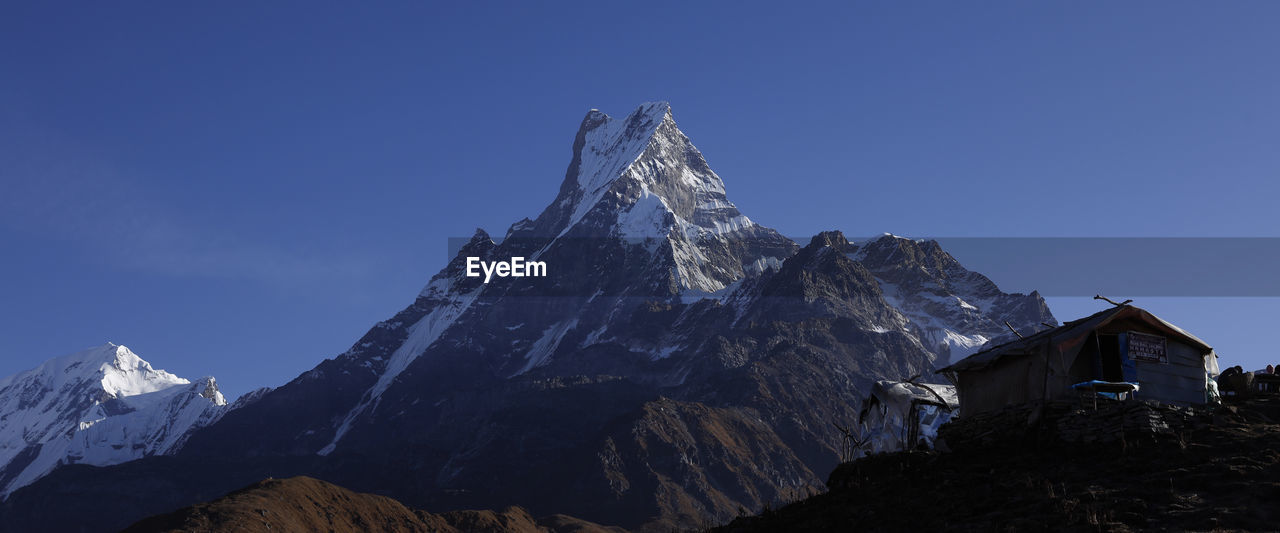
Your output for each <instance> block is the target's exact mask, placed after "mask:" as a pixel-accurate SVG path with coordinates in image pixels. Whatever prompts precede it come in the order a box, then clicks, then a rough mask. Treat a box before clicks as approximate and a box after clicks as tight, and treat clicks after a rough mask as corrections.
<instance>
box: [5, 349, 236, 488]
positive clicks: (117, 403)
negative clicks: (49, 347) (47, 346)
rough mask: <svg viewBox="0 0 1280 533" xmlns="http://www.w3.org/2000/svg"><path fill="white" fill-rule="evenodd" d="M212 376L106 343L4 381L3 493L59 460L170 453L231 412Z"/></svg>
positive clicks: (98, 461) (97, 461) (105, 460)
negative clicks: (155, 364)
mask: <svg viewBox="0 0 1280 533" xmlns="http://www.w3.org/2000/svg"><path fill="white" fill-rule="evenodd" d="M226 403H227V402H226V399H225V398H223V396H222V393H220V392H218V386H217V383H216V382H215V381H214V379H213V378H212V377H207V378H202V379H200V380H197V382H196V383H192V382H190V381H188V380H186V379H183V378H180V377H178V376H175V375H173V374H170V373H168V372H165V371H164V370H157V369H154V368H152V367H151V364H150V363H148V362H146V361H145V360H143V359H142V358H141V357H139V356H138V355H137V354H135V353H133V351H132V350H130V349H129V348H127V347H125V346H122V345H117V344H114V343H106V344H101V345H98V346H94V347H92V348H88V349H85V350H81V351H79V352H75V353H72V354H68V355H64V356H61V357H56V358H53V359H49V360H47V361H45V362H44V363H43V364H41V365H40V366H38V367H36V368H33V369H31V370H27V371H25V372H20V373H18V374H14V375H12V376H9V377H6V378H4V379H2V380H0V413H3V414H4V415H5V416H4V417H0V496H3V495H5V494H7V493H9V492H11V491H13V490H15V489H17V488H19V487H22V486H24V485H26V484H28V483H31V482H32V481H34V480H36V479H39V478H40V477H42V476H44V475H45V474H47V473H48V472H50V471H51V470H52V469H54V468H56V467H57V466H58V465H61V464H67V463H73V462H78V463H85V464H94V465H108V464H115V463H120V462H124V461H129V460H132V459H137V458H138V457H142V456H144V455H155V454H163V453H169V452H171V451H174V450H176V449H177V448H178V447H180V446H181V445H182V443H183V442H185V440H186V437H187V436H188V435H189V434H190V432H191V431H193V430H195V429H196V428H199V427H203V426H204V425H207V424H209V423H211V422H213V421H214V420H217V418H218V417H220V416H221V415H222V413H223V412H225V406H226Z"/></svg>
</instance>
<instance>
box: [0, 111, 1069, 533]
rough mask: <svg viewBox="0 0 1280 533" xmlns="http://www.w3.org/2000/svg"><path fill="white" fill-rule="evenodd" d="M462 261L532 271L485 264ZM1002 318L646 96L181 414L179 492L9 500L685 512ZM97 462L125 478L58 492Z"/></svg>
mask: <svg viewBox="0 0 1280 533" xmlns="http://www.w3.org/2000/svg"><path fill="white" fill-rule="evenodd" d="M471 257H474V258H477V259H478V260H481V261H485V262H493V261H500V260H507V259H510V258H513V257H523V258H526V259H528V260H536V261H540V262H545V263H546V265H547V275H546V276H545V277H523V278H515V277H497V278H493V279H491V280H490V281H489V282H488V283H486V282H485V281H484V279H483V278H476V277H469V276H467V275H466V264H467V261H468V258H471ZM1004 320H1009V321H1010V323H1012V324H1013V325H1014V326H1015V327H1016V328H1018V329H1019V330H1020V331H1023V332H1031V331H1035V330H1036V329H1038V328H1041V327H1043V326H1040V323H1041V322H1053V317H1052V315H1051V314H1050V313H1049V310H1048V308H1047V307H1046V306H1045V305H1044V301H1043V299H1041V298H1040V297H1039V296H1038V295H1036V294H1031V295H1018V294H1005V293H1002V292H1000V291H999V290H998V289H997V288H996V286H995V285H994V284H993V283H991V282H990V280H987V279H986V278H985V277H982V276H981V275H979V274H976V273H972V272H969V271H967V270H965V269H964V268H963V267H962V266H960V265H959V263H958V262H955V260H954V259H953V258H950V256H949V255H947V254H946V253H945V252H942V251H941V250H940V248H938V247H937V245H936V243H929V242H916V241H910V240H903V239H898V238H895V237H891V236H886V237H882V238H880V239H876V240H873V241H871V242H866V243H858V244H854V243H850V242H849V241H848V240H847V239H846V238H845V237H844V236H843V235H842V234H841V233H840V232H824V233H821V234H818V235H816V236H814V237H813V238H812V239H810V240H809V242H807V243H805V244H804V246H801V245H800V244H797V243H795V242H792V241H791V240H789V239H787V238H785V237H783V236H781V235H780V234H778V232H776V231H774V230H772V229H770V228H768V227H765V226H762V225H760V224H758V223H756V222H755V221H752V220H751V219H749V218H747V217H746V216H745V215H743V214H742V213H741V212H740V211H739V210H738V209H737V207H735V206H734V204H733V203H732V202H730V201H729V199H728V197H727V196H726V192H725V186H724V183H723V181H722V180H721V179H720V177H719V176H718V175H716V174H715V173H714V172H712V171H711V169H710V167H709V166H708V164H707V162H706V161H705V159H704V158H703V157H702V154H701V153H700V152H699V151H698V150H697V148H696V147H694V146H693V144H692V143H691V142H690V140H689V139H688V137H687V136H685V135H684V133H682V132H681V131H680V129H679V128H678V127H677V126H676V123H675V120H674V118H673V116H672V113H671V109H670V107H669V106H668V105H666V104H665V103H656V104H644V105H641V106H640V107H639V108H638V109H636V110H635V111H634V112H632V113H631V114H629V115H628V116H626V117H625V118H612V117H609V116H608V115H605V114H604V113H601V112H599V111H596V110H592V111H590V112H589V113H587V115H586V117H585V118H584V119H583V121H582V125H581V127H580V128H579V131H578V133H577V135H576V136H575V138H574V142H573V150H572V157H571V160H570V164H569V168H568V171H567V172H566V174H565V177H564V179H563V181H562V182H561V185H560V188H559V192H558V194H557V195H556V197H555V198H554V199H553V200H552V201H551V203H550V204H549V205H548V206H547V207H546V209H544V210H543V211H542V213H541V214H539V215H538V216H537V217H535V218H532V219H530V218H525V219H522V220H520V221H518V222H516V223H515V224H513V225H511V227H510V228H508V230H507V231H506V233H505V235H504V236H503V238H502V239H501V240H500V241H499V242H495V240H494V239H492V238H491V237H490V236H489V234H488V233H486V232H484V231H483V230H477V231H476V233H475V234H474V235H473V236H472V237H471V238H470V240H469V242H468V243H467V244H466V245H465V246H463V247H461V249H460V251H459V252H458V253H457V255H456V256H455V257H454V258H452V260H451V261H450V262H449V263H448V264H447V265H445V267H444V268H443V269H442V270H441V271H440V272H439V273H437V274H436V275H435V276H434V277H432V278H431V279H430V281H429V283H428V284H427V286H426V287H425V288H424V289H423V290H422V291H421V292H420V293H419V294H418V295H417V297H416V299H415V300H414V301H413V303H412V304H411V305H409V306H408V307H406V308H405V309H403V310H402V311H400V312H399V313H397V314H396V315H395V316H394V317H392V318H390V319H388V320H386V321H383V322H380V323H378V324H376V325H375V326H374V327H373V328H371V329H370V330H369V331H368V332H367V333H366V334H365V335H364V336H363V337H362V338H361V339H359V340H358V341H357V342H356V343H355V344H354V345H353V346H352V347H351V349H349V350H348V351H346V352H345V353H343V354H340V355H339V356H337V357H336V358H334V359H330V360H326V361H323V362H321V363H320V364H319V365H317V366H316V367H315V368H313V369H312V370H310V371H307V372H305V373H303V374H302V375H300V376H298V377H297V378H295V379H294V380H293V381H291V382H289V383H288V384H285V385H283V386H281V387H278V388H276V389H273V390H271V391H268V392H265V393H264V394H262V395H261V397H260V398H258V399H257V400H256V401H254V402H252V403H250V404H248V405H245V406H243V407H241V408H238V409H236V410H234V411H230V412H228V413H227V414H226V415H225V416H224V417H222V419H221V420H219V421H218V422H217V423H214V424H212V425H211V426H209V427H208V428H206V429H204V430H202V431H200V432H197V433H195V434H194V435H192V437H191V439H190V440H189V442H188V443H187V444H186V445H185V446H184V447H183V448H182V450H181V451H179V452H178V453H177V455H176V456H175V457H173V460H175V461H178V464H181V465H188V466H191V467H192V468H200V469H203V470H202V471H203V472H206V475H205V477H204V478H202V481H203V482H202V484H200V486H199V487H193V488H192V489H190V491H189V492H185V493H184V492H177V491H169V492H166V493H164V494H163V495H158V494H154V490H153V489H149V488H148V487H150V486H153V485H157V484H159V485H163V486H166V487H174V486H176V485H178V484H175V483H170V482H169V481H168V480H169V479H170V478H169V477H166V476H172V475H177V474H170V472H172V471H174V468H173V467H172V465H168V464H166V465H165V466H163V467H160V466H156V463H154V462H148V460H144V461H138V462H135V463H131V464H128V465H120V466H118V467H113V468H111V469H106V470H103V471H98V472H80V473H78V474H77V475H78V476H85V477H83V478H80V477H77V478H76V479H75V480H63V481H57V482H54V481H52V480H47V481H49V482H48V483H45V484H43V485H42V484H41V483H37V484H35V485H33V486H32V487H30V489H36V488H37V487H39V490H29V491H24V492H22V493H19V494H17V495H15V498H17V497H21V498H22V500H21V501H18V502H14V503H12V505H11V506H10V511H9V513H11V515H10V516H11V519H12V520H16V522H15V523H25V522H23V521H22V519H21V518H12V516H13V515H12V513H17V514H22V513H28V512H30V513H34V511H27V510H26V509H28V507H24V505H34V503H33V502H36V501H38V499H39V498H52V497H54V496H53V495H55V494H63V495H65V494H68V493H73V494H75V496H74V497H75V498H76V501H77V502H89V503H86V504H87V505H93V506H94V508H95V509H98V510H101V511H102V512H105V513H116V514H123V515H126V516H125V517H124V518H134V519H136V518H138V517H140V516H144V515H146V514H152V513H155V512H160V511H164V510H167V509H163V508H162V507H165V506H168V507H180V506H183V505H189V504H191V503H194V502H195V501H197V500H198V499H199V498H200V495H202V494H205V493H204V492H200V491H208V490H210V488H211V487H215V486H220V487H224V488H226V489H227V490H230V489H232V488H235V487H238V486H243V485H245V484H248V483H251V482H253V481H256V480H257V479H258V478H260V477H265V476H268V475H269V476H285V475H296V474H308V475H314V476H318V477H322V478H324V479H327V480H330V481H334V482H336V483H339V484H342V485H344V486H348V487H350V488H352V489H355V490H363V491H370V492H378V493H381V494H388V495H393V496H395V497H397V498H400V499H402V500H403V501H404V502H405V503H407V504H409V505H410V506H414V507H423V508H429V509H433V510H441V509H449V508H501V507H504V506H506V505H516V504H518V505H521V506H524V507H526V508H529V509H531V510H533V511H534V512H535V513H538V514H547V513H566V514H570V515H574V516H579V517H582V518H585V519H588V520H593V521H597V522H600V523H606V524H618V525H623V526H626V527H641V526H645V527H649V528H656V529H663V530H667V529H672V528H676V529H680V528H689V527H697V526H698V525H701V524H708V523H716V522H722V521H725V520H727V519H729V518H732V517H733V516H736V515H737V514H738V513H739V511H740V509H748V510H756V509H759V508H760V507H761V506H763V505H766V504H770V503H774V502H777V501H779V500H782V499H785V498H788V497H790V496H788V495H794V494H800V493H804V492H806V491H810V490H821V489H822V486H823V485H822V482H823V477H824V476H825V475H826V473H827V472H829V471H830V470H831V468H833V467H834V466H835V464H836V463H837V462H838V460H839V448H840V438H841V435H839V434H838V432H837V431H836V430H835V428H834V427H833V425H832V422H833V421H841V422H843V423H845V424H848V423H849V422H850V421H853V420H856V417H857V409H858V406H859V405H860V403H861V400H862V397H863V396H865V394H866V392H867V391H869V390H870V386H871V384H872V383H874V382H875V381H877V380H881V379H906V378H908V377H911V376H913V375H917V374H927V373H928V372H930V371H931V370H932V369H933V368H936V367H938V366H939V365H940V364H945V363H946V362H947V360H948V358H949V357H954V356H956V355H957V354H958V353H962V352H963V351H964V350H968V349H970V348H971V347H972V345H974V344H975V343H980V342H982V340H983V339H989V338H992V337H995V336H997V335H999V334H1000V331H998V329H999V328H996V327H995V326H993V325H1000V327H1001V328H1003V321H1004ZM243 435H253V438H251V439H246V438H242V436H243ZM113 472H115V473H114V474H113ZM94 476H96V477H94ZM92 479H97V480H99V481H97V482H93V481H92ZM121 479H127V480H129V483H131V485H130V486H129V487H128V490H129V492H130V493H131V494H132V496H130V497H127V498H126V497H124V496H119V495H117V494H115V492H107V491H97V492H94V493H92V494H86V493H84V492H83V486H84V485H95V486H96V485H97V484H98V483H102V484H106V483H108V482H109V481H108V480H115V481H116V482H117V483H118V482H119V481H120V480H121ZM72 483H75V484H74V485H72ZM113 490H115V491H117V492H118V491H119V490H118V487H117V488H115V489H113ZM149 491H150V492H149ZM139 495H142V496H139ZM144 496H146V497H144ZM149 496H155V497H150V498H149ZM184 498H185V500H184ZM128 513H133V516H127V515H128ZM32 516H33V518H32V519H33V520H34V519H35V517H34V515H32ZM95 516H96V517H97V518H98V519H101V518H102V514H101V513H98V514H95ZM124 518H122V519H120V521H121V522H124V521H125V519H124ZM74 525H76V526H77V527H78V523H76V524H74ZM120 525H121V526H123V525H125V524H124V523H121V524H120Z"/></svg>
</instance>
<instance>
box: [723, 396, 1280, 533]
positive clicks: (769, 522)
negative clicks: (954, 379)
mask: <svg viewBox="0 0 1280 533" xmlns="http://www.w3.org/2000/svg"><path fill="white" fill-rule="evenodd" d="M1118 409H1123V411H1120V412H1117V411H1116V410H1118ZM1103 411H1104V412H1103V413H1102V415H1101V416H1100V417H1099V416H1098V415H1095V414H1093V413H1090V414H1088V415H1087V416H1081V414H1080V413H1075V414H1071V413H1069V412H1060V413H1057V414H1055V413H1053V412H1052V409H1050V410H1048V411H1045V410H1041V411H1039V412H1038V415H1039V416H1041V417H1043V418H1042V419H1041V420H1042V421H1043V422H1042V423H1041V424H1040V425H1039V426H1038V427H1039V428H1040V429H1039V430H1037V429H1035V428H1036V426H1028V425H1027V424H1026V422H1027V420H1028V415H1029V414H1030V413H1031V411H1030V410H1022V411H1012V412H1010V413H1006V414H1005V415H1003V416H995V417H984V418H982V419H976V420H968V421H963V422H958V423H956V426H955V427H947V428H945V429H947V431H946V432H944V433H943V438H944V439H949V440H948V443H951V444H952V445H953V446H954V447H955V448H956V449H955V450H953V451H952V452H951V453H938V452H904V453H897V454H887V455H879V456H873V457H867V458H863V459H860V460H858V461H855V462H852V463H846V464H843V465H841V466H840V467H839V468H837V469H836V470H835V471H834V472H832V474H831V476H830V478H829V480H828V484H829V485H830V486H831V490H830V491H829V492H827V493H825V494H821V495H818V496H814V497H811V498H807V499H804V500H802V501H798V502H796V503H793V504H790V505H786V506H783V507H781V508H777V509H776V510H769V511H766V512H764V513H763V514H760V515H758V516H753V517H748V518H739V519H736V520H734V521H733V522H732V523H730V524H728V525H726V526H722V527H719V528H716V529H715V530H714V531H716V532H720V533H731V532H732V533H746V532H757V531H759V532H765V531H921V530H923V531H1172V530H1204V531H1208V530H1214V531H1275V530H1277V529H1280V505H1278V502H1280V398H1275V397H1272V398H1264V399H1258V400H1252V401H1249V402H1245V403H1241V404H1239V405H1234V406H1227V407H1225V408H1221V409H1217V410H1211V409H1202V410H1197V411H1194V412H1185V411H1179V410H1166V409H1160V408H1156V409H1151V408H1145V407H1142V406H1132V405H1128V406H1121V407H1117V408H1113V411H1112V412H1110V413H1108V412H1106V409H1103ZM1082 429H1083V430H1085V431H1082ZM1064 439H1066V440H1064Z"/></svg>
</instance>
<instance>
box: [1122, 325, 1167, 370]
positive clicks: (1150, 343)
mask: <svg viewBox="0 0 1280 533" xmlns="http://www.w3.org/2000/svg"><path fill="white" fill-rule="evenodd" d="M1168 347H1169V344H1168V340H1167V339H1165V338H1164V337H1160V336H1158V335H1147V334H1146V333H1138V332H1136V331H1130V332H1129V357H1130V358H1131V359H1133V360H1135V361H1146V362H1148V363H1168V362H1169V355H1168V353H1169V351H1168Z"/></svg>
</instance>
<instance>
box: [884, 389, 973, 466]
mask: <svg viewBox="0 0 1280 533" xmlns="http://www.w3.org/2000/svg"><path fill="white" fill-rule="evenodd" d="M959 406H960V398H959V396H957V395H956V388H955V387H954V386H952V385H944V384H938V383H914V382H908V381H879V382H876V384H875V385H874V386H872V388H871V395H870V396H868V397H867V399H866V401H865V402H864V404H863V409H862V414H861V416H860V420H859V422H860V424H859V425H860V431H861V434H862V439H863V444H862V449H863V450H865V451H867V452H870V453H883V452H893V451H900V450H907V449H913V448H915V447H916V446H917V445H919V444H924V445H925V446H928V447H930V448H932V447H933V441H934V439H935V438H937V435H938V428H939V427H942V425H943V424H945V423H947V421H949V420H951V418H952V416H954V415H955V413H956V411H957V410H958V408H959Z"/></svg>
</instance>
